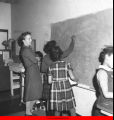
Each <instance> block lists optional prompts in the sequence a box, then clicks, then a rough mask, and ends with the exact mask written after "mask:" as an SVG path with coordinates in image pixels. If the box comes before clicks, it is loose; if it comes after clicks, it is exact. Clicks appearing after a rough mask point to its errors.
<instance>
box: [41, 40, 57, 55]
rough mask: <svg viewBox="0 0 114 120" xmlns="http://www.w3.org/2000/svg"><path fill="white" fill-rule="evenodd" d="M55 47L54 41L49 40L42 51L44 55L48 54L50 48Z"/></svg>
mask: <svg viewBox="0 0 114 120" xmlns="http://www.w3.org/2000/svg"><path fill="white" fill-rule="evenodd" d="M55 46H56V41H55V40H51V41H49V42H47V43H46V44H45V45H44V48H43V51H44V52H45V53H46V54H49V53H50V51H51V49H52V47H55Z"/></svg>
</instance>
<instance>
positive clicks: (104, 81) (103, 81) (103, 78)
mask: <svg viewBox="0 0 114 120" xmlns="http://www.w3.org/2000/svg"><path fill="white" fill-rule="evenodd" d="M97 78H98V81H99V83H100V86H101V89H102V92H103V94H104V97H105V98H113V93H112V92H109V91H108V75H107V73H106V72H105V71H104V70H100V71H99V72H98V73H97Z"/></svg>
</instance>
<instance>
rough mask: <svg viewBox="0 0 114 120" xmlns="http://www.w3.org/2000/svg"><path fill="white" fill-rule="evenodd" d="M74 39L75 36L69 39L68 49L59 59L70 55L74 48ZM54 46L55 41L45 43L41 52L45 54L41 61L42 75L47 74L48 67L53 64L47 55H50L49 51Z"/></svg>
mask: <svg viewBox="0 0 114 120" xmlns="http://www.w3.org/2000/svg"><path fill="white" fill-rule="evenodd" d="M75 39H76V36H75V35H73V36H72V37H71V40H72V41H71V43H70V45H69V48H68V49H67V50H65V51H63V54H62V55H61V59H64V58H66V57H68V56H69V55H70V54H71V53H72V51H73V49H74V46H75ZM56 45H57V43H56V41H54V40H52V41H49V42H47V44H46V45H45V46H44V49H43V50H44V52H45V53H46V55H45V56H44V58H43V61H42V67H41V71H42V72H43V73H47V71H48V68H49V66H50V65H51V64H52V63H53V61H52V60H51V59H50V56H49V55H50V52H51V49H52V48H53V47H55V46H56Z"/></svg>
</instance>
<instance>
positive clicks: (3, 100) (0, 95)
mask: <svg viewBox="0 0 114 120" xmlns="http://www.w3.org/2000/svg"><path fill="white" fill-rule="evenodd" d="M24 110H25V105H20V96H19V95H18V94H16V95H15V96H13V97H12V96H11V95H10V92H9V91H5V92H0V116H8V115H9V114H12V113H16V112H21V111H24Z"/></svg>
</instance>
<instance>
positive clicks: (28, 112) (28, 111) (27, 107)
mask: <svg viewBox="0 0 114 120" xmlns="http://www.w3.org/2000/svg"><path fill="white" fill-rule="evenodd" d="M26 115H32V113H31V111H30V101H29V102H26Z"/></svg>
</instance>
